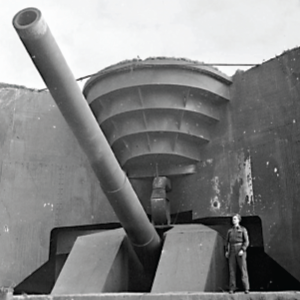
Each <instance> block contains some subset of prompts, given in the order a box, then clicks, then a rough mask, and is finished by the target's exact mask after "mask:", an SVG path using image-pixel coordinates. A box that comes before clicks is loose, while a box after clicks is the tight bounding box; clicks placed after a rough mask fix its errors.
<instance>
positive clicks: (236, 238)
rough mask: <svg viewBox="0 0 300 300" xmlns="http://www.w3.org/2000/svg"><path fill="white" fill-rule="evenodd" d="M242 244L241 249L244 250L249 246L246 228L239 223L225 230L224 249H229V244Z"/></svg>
mask: <svg viewBox="0 0 300 300" xmlns="http://www.w3.org/2000/svg"><path fill="white" fill-rule="evenodd" d="M233 244H242V246H241V249H242V250H243V251H246V249H247V247H248V246H249V236H248V232H247V229H246V228H245V227H243V226H241V225H239V226H237V227H235V226H233V227H232V228H230V229H229V230H228V232H227V237H226V250H227V251H229V250H230V245H233Z"/></svg>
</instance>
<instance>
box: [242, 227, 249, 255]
mask: <svg viewBox="0 0 300 300" xmlns="http://www.w3.org/2000/svg"><path fill="white" fill-rule="evenodd" d="M248 246H249V236H248V231H247V229H246V228H245V227H244V228H243V245H242V250H243V251H246V250H247V248H248Z"/></svg>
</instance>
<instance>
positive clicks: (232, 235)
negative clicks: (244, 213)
mask: <svg viewBox="0 0 300 300" xmlns="http://www.w3.org/2000/svg"><path fill="white" fill-rule="evenodd" d="M240 221H241V216H240V215H239V214H235V215H234V216H233V217H232V223H233V227H232V228H230V229H229V230H228V232H227V237H226V253H225V256H226V258H228V260H229V293H230V294H233V293H234V292H235V290H236V272H237V267H239V269H240V270H241V274H242V283H243V286H244V290H245V293H246V294H248V293H249V278H248V271H247V261H246V256H247V254H246V250H247V247H248V246H249V237H248V232H247V229H246V228H245V227H243V226H241V225H240Z"/></svg>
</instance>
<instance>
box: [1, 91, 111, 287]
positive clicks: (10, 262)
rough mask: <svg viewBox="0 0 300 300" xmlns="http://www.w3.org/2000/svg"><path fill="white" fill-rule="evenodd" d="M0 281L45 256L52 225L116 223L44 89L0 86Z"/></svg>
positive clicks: (12, 280)
mask: <svg viewBox="0 0 300 300" xmlns="http://www.w3.org/2000/svg"><path fill="white" fill-rule="evenodd" d="M0 119H1V122H0V190H1V193H0V286H14V285H16V284H18V283H19V282H20V281H21V280H23V279H24V278H26V277H27V276H29V275H30V274H31V273H32V272H33V271H35V270H36V269H37V268H39V267H40V266H41V265H42V264H43V263H45V262H46V261H47V260H48V255H49V246H50V232H51V230H52V229H53V228H55V227H61V226H74V225H87V224H99V223H104V222H109V221H116V218H115V215H114V213H113V211H112V209H111V207H110V205H109V203H108V202H107V200H106V198H105V196H104V194H103V192H102V191H101V188H100V186H99V184H98V183H97V180H96V177H95V175H94V173H93V171H92V169H91V167H90V165H89V163H88V161H87V159H86V156H85V154H84V153H83V152H82V151H81V149H80V147H79V145H78V143H77V141H76V140H75V138H74V137H73V134H72V133H71V131H70V130H69V128H68V126H67V124H66V123H65V121H64V120H63V118H62V117H61V114H60V112H59V111H58V109H57V107H56V105H55V103H54V101H53V100H52V98H51V96H50V95H49V93H48V92H38V91H34V90H29V89H26V88H21V87H15V86H9V85H4V86H3V87H1V85H0Z"/></svg>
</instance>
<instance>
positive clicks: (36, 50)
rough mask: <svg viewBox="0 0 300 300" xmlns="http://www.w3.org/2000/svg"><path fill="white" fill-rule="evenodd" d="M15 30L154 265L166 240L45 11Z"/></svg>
mask: <svg viewBox="0 0 300 300" xmlns="http://www.w3.org/2000/svg"><path fill="white" fill-rule="evenodd" d="M13 26H14V28H15V29H16V31H17V33H18V35H19V37H20V39H21V40H22V42H23V44H24V46H25V48H26V49H27V51H28V53H29V55H30V57H31V59H32V61H33V63H34V64H35V66H36V68H37V70H38V71H39V73H40V75H41V76H42V78H43V80H44V82H45V84H46V86H47V87H48V89H49V91H50V93H51V95H52V97H53V99H54V101H55V102H56V104H57V106H58V108H59V109H60V111H61V113H62V115H63V116H64V118H65V120H66V121H67V123H68V124H69V126H70V128H71V130H72V131H73V133H74V135H75V137H76V138H77V140H78V142H79V144H80V146H81V148H82V149H83V151H84V152H85V153H86V155H87V157H88V159H89V161H90V163H91V166H92V168H93V170H94V172H95V174H96V176H97V178H98V179H99V181H100V185H101V187H102V190H103V192H104V193H105V195H106V197H107V199H108V200H109V202H110V204H111V206H112V207H113V209H114V211H115V213H116V215H117V217H118V219H119V221H120V223H121V225H122V226H123V228H124V230H125V231H126V233H127V236H128V238H129V240H130V241H131V243H132V245H133V247H134V248H135V250H136V252H137V254H138V256H139V257H140V259H141V260H142V262H143V261H144V262H145V261H147V262H148V260H147V259H149V258H151V257H152V258H154V257H156V255H157V254H158V253H159V249H160V237H159V235H158V234H157V232H156V230H155V228H154V226H153V225H152V224H151V222H150V221H149V219H148V217H147V215H146V213H145V211H144V209H143V207H142V205H141V203H140V201H139V199H138V197H137V195H136V193H135V192H134V190H133V188H132V186H131V184H130V182H129V180H128V178H127V176H126V175H125V173H124V172H123V170H122V169H121V167H120V165H119V163H118V161H117V159H116V158H115V155H114V153H113V152H112V150H111V148H110V146H109V144H108V142H107V140H106V138H105V136H104V134H103V133H102V130H101V129H100V127H99V125H98V123H97V121H96V119H95V117H94V115H93V114H92V112H91V109H90V107H89V105H88V103H87V101H86V100H85V98H84V96H83V94H82V92H81V90H80V88H79V86H78V84H77V82H76V80H75V78H74V76H73V74H72V72H71V70H70V69H69V67H68V65H67V63H66V61H65V59H64V57H63V55H62V53H61V51H60V49H59V47H58V45H57V43H56V42H55V40H54V38H53V36H52V33H51V31H50V29H49V28H48V25H47V23H46V22H45V20H44V19H43V17H42V14H41V12H40V11H39V10H38V9H36V8H26V9H24V10H21V11H19V12H18V13H17V14H16V15H15V16H14V18H13ZM145 258H146V259H145Z"/></svg>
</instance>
